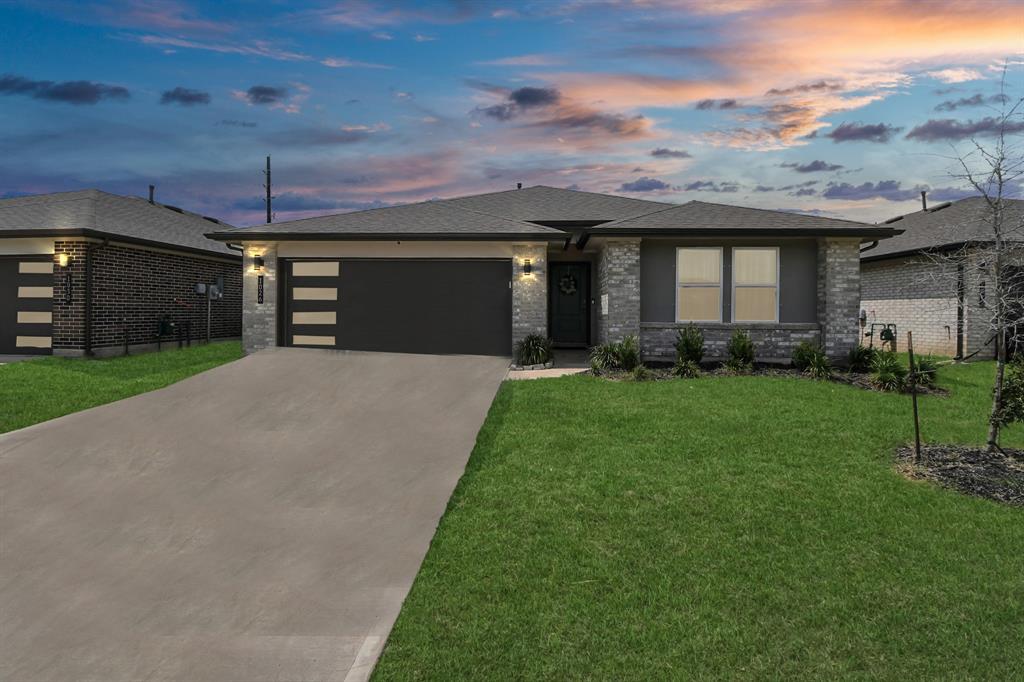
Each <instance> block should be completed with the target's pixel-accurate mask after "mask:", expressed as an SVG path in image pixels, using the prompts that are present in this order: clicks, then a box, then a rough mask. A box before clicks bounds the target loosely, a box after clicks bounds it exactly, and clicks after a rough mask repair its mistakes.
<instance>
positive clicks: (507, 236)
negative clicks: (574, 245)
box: [206, 231, 568, 242]
mask: <svg viewBox="0 0 1024 682" xmlns="http://www.w3.org/2000/svg"><path fill="white" fill-rule="evenodd" d="M567 234H568V233H565V232H561V233H558V232H551V233H536V232H522V233H511V232H506V233H501V234H496V233H494V232H479V233H477V232H464V233H453V232H389V233H372V234H370V233H358V232H242V231H238V232H208V233H207V234H206V236H207V237H208V238H210V239H214V240H216V241H221V242H254V241H282V242H288V241H364V242H368V241H377V242H381V241H383V242H393V241H499V242H510V241H524V240H528V241H540V242H551V241H561V240H563V239H565V237H566V236H567Z"/></svg>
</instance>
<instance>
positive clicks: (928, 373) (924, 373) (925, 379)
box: [914, 355, 939, 387]
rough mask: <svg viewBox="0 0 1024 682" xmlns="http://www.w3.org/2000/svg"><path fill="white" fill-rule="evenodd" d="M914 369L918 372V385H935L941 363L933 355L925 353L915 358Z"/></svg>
mask: <svg viewBox="0 0 1024 682" xmlns="http://www.w3.org/2000/svg"><path fill="white" fill-rule="evenodd" d="M914 371H915V372H916V373H917V385H918V386H929V387H930V386H934V385H935V376H936V373H937V372H938V371H939V363H937V362H935V358H933V357H932V356H930V355H925V356H924V357H919V358H917V359H915V360H914Z"/></svg>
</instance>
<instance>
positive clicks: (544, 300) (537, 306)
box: [512, 244, 548, 347]
mask: <svg viewBox="0 0 1024 682" xmlns="http://www.w3.org/2000/svg"><path fill="white" fill-rule="evenodd" d="M527 258H528V259H530V268H531V272H530V274H529V275H527V274H526V273H524V272H523V264H524V261H525V260H526V259H527ZM547 259H548V247H547V244H524V245H517V246H515V247H514V248H513V250H512V273H513V275H512V344H513V347H514V346H515V344H516V343H517V342H518V341H519V340H520V339H522V338H523V337H525V336H527V335H529V334H541V335H543V336H547V335H548V260H547Z"/></svg>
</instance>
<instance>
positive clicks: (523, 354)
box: [516, 334, 551, 365]
mask: <svg viewBox="0 0 1024 682" xmlns="http://www.w3.org/2000/svg"><path fill="white" fill-rule="evenodd" d="M550 361H551V339H548V338H545V337H543V336H541V335H540V334H530V335H529V336H526V337H524V338H523V339H522V340H520V341H519V342H518V343H517V344H516V364H518V365H542V364H544V363H545V362H550Z"/></svg>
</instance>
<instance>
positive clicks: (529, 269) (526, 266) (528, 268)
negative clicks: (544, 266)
mask: <svg viewBox="0 0 1024 682" xmlns="http://www.w3.org/2000/svg"><path fill="white" fill-rule="evenodd" d="M531 273H533V263H531V262H530V259H529V258H527V259H526V260H524V261H523V274H524V275H529V274H531Z"/></svg>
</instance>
